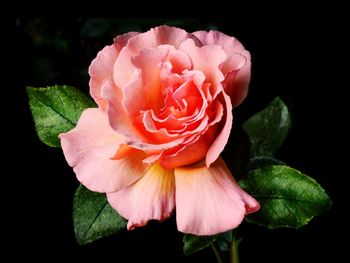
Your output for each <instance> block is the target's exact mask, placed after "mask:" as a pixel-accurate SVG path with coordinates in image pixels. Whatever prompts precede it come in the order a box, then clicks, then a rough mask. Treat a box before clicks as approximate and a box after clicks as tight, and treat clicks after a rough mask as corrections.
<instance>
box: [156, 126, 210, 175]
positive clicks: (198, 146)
mask: <svg viewBox="0 0 350 263" xmlns="http://www.w3.org/2000/svg"><path fill="white" fill-rule="evenodd" d="M216 131H217V127H216V126H215V127H214V126H212V127H210V128H209V129H208V130H206V132H204V133H203V134H200V135H197V136H193V137H194V138H195V139H194V140H193V141H190V142H187V143H186V144H180V145H179V146H176V147H174V148H172V149H169V150H165V151H164V152H163V153H162V155H161V157H160V159H159V162H160V164H161V166H162V167H164V168H165V169H174V168H176V167H180V166H184V165H190V164H193V163H196V162H198V161H201V160H203V158H205V156H206V154H207V151H208V148H209V147H210V145H211V143H212V141H213V139H214V137H215V134H216Z"/></svg>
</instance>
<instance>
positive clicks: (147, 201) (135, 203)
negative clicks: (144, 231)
mask: <svg viewBox="0 0 350 263" xmlns="http://www.w3.org/2000/svg"><path fill="white" fill-rule="evenodd" d="M107 198H108V202H109V203H110V204H111V206H112V207H113V208H114V209H115V210H117V212H118V213H119V214H120V215H121V216H123V217H124V218H126V219H128V220H129V221H128V226H127V227H128V229H129V230H130V229H134V228H135V227H139V226H144V225H146V224H147V222H148V221H149V220H152V219H155V220H164V219H166V218H168V217H169V216H170V214H171V212H172V211H173V210H174V208H175V180H174V173H173V171H168V170H164V169H163V168H162V167H160V166H159V165H158V164H153V165H152V166H151V168H150V169H149V170H148V171H147V172H146V174H145V175H144V176H143V177H142V178H141V179H140V180H138V181H137V182H135V183H134V184H132V185H130V186H129V187H127V188H125V189H122V190H120V191H118V192H115V193H108V194H107Z"/></svg>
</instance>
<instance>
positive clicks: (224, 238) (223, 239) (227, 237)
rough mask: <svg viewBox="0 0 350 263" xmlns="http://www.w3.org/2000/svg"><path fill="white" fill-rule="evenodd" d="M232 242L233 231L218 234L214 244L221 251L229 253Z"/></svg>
mask: <svg viewBox="0 0 350 263" xmlns="http://www.w3.org/2000/svg"><path fill="white" fill-rule="evenodd" d="M232 240H233V230H229V231H227V232H224V233H221V234H219V235H218V237H217V239H216V241H215V242H216V244H217V245H218V247H219V249H220V250H221V251H229V250H230V245H231V242H232Z"/></svg>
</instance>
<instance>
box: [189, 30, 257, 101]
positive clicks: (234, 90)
mask: <svg viewBox="0 0 350 263" xmlns="http://www.w3.org/2000/svg"><path fill="white" fill-rule="evenodd" d="M193 34H194V35H195V36H196V37H197V38H198V39H199V40H200V41H201V42H202V43H203V44H204V45H219V46H222V47H223V49H224V50H225V53H226V54H227V55H228V59H227V61H225V63H224V64H226V66H225V67H224V69H223V73H224V74H227V75H226V76H225V82H224V87H225V92H226V93H227V94H228V95H229V96H230V97H231V102H232V105H233V107H237V106H238V105H239V104H241V103H242V101H243V100H244V99H245V97H246V96H247V93H248V86H249V82H250V74H251V60H250V53H249V52H248V51H247V50H245V49H244V47H243V45H242V44H241V43H240V42H239V41H238V40H237V39H236V38H234V37H230V36H228V35H225V34H224V33H221V32H219V31H214V30H212V31H209V32H206V31H197V32H194V33H193ZM234 53H236V54H240V55H241V56H243V57H244V58H245V60H246V63H245V64H244V65H243V66H241V67H239V71H238V72H235V71H236V70H237V69H238V68H237V63H240V62H239V61H238V60H241V59H239V58H238V57H237V55H233V54H234ZM233 64H236V65H233ZM228 66H230V67H232V68H231V70H230V69H229V67H228Z"/></svg>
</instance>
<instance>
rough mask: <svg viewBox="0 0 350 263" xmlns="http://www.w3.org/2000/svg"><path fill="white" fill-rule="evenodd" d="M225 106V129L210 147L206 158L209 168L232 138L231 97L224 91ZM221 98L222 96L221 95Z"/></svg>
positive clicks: (223, 128)
mask: <svg viewBox="0 0 350 263" xmlns="http://www.w3.org/2000/svg"><path fill="white" fill-rule="evenodd" d="M221 94H222V96H223V100H224V102H223V104H224V105H225V108H226V110H225V116H224V117H223V119H224V121H225V123H223V124H222V125H223V127H222V130H221V132H220V133H219V134H218V136H217V137H216V138H215V140H214V142H213V143H212V145H211V146H210V148H209V150H208V152H207V156H206V160H205V161H206V164H207V167H209V166H210V165H211V164H212V163H213V162H215V161H216V159H217V158H218V157H219V156H220V153H221V152H222V151H223V150H224V148H225V145H226V143H227V141H228V138H229V137H230V132H231V128H232V118H233V117H232V104H231V100H230V97H229V96H228V95H227V94H226V93H225V92H224V91H223V92H222V93H221ZM219 96H220V95H219Z"/></svg>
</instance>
